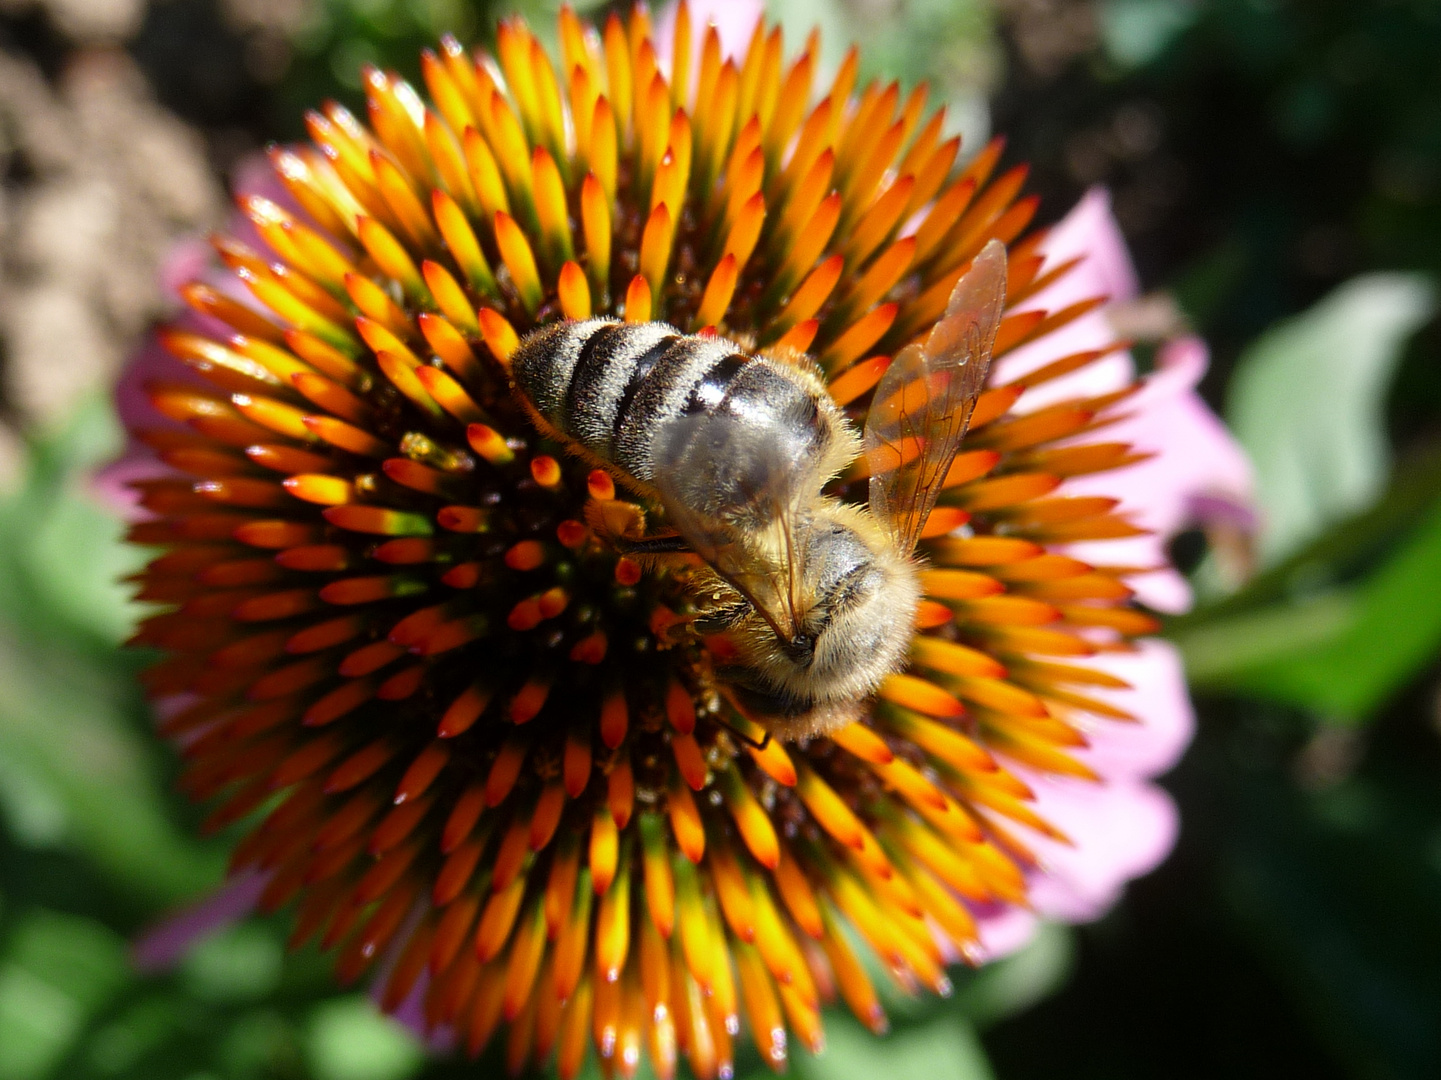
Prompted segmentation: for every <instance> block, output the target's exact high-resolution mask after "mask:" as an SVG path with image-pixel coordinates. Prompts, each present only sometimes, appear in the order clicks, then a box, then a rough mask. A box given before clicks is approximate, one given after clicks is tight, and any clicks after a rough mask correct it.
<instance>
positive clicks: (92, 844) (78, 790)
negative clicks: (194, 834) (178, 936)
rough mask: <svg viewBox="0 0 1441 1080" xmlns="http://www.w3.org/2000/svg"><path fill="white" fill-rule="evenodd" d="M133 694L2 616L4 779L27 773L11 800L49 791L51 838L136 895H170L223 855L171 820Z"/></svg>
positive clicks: (185, 891)
mask: <svg viewBox="0 0 1441 1080" xmlns="http://www.w3.org/2000/svg"><path fill="white" fill-rule="evenodd" d="M133 693H134V691H133V690H132V689H131V688H130V687H129V686H127V685H125V684H124V682H123V681H121V680H120V679H118V678H117V676H116V674H115V673H114V672H113V671H107V670H105V669H103V668H100V669H97V667H96V665H95V664H94V663H91V662H89V661H88V660H87V659H86V658H85V657H83V656H77V655H76V654H74V653H70V652H66V651H63V650H60V649H56V648H43V647H38V646H35V645H32V644H31V643H29V642H26V641H24V640H22V638H21V637H20V636H19V634H18V633H17V632H16V631H15V630H13V629H12V628H9V627H5V626H4V625H3V624H0V760H3V761H4V762H5V768H4V770H0V784H3V783H5V782H6V780H7V777H15V776H17V775H18V776H19V777H20V778H21V784H20V785H19V786H18V787H15V788H11V789H9V798H8V799H7V800H6V801H7V802H11V803H13V802H14V801H18V800H23V799H26V798H30V797H33V795H34V794H35V793H36V790H37V789H38V791H40V792H43V793H44V797H45V804H46V809H47V812H49V813H54V812H55V811H57V810H58V811H59V813H60V815H61V816H62V818H63V820H62V821H59V822H55V821H46V822H45V827H46V828H47V829H51V830H53V832H54V835H52V836H50V837H47V839H50V840H52V841H55V840H59V841H63V842H65V843H67V844H72V845H74V846H76V847H78V848H80V849H82V850H84V851H85V852H86V853H87V854H88V855H89V856H90V857H91V858H92V859H94V861H95V862H96V864H97V865H99V866H100V867H101V868H102V869H103V870H105V871H106V872H108V873H110V874H111V875H113V876H114V877H115V878H116V879H117V881H118V882H119V883H120V884H122V885H124V886H125V887H126V888H127V889H128V890H130V891H131V892H132V893H133V894H135V895H138V896H143V897H145V898H147V899H148V900H150V901H151V902H154V903H172V902H175V901H177V900H180V899H183V898H186V897H189V896H193V895H194V894H196V893H198V892H200V891H202V890H203V889H206V888H208V887H210V886H212V885H213V884H214V883H215V882H217V881H219V880H220V878H221V870H222V866H223V857H222V855H221V853H220V852H219V851H218V850H217V849H214V848H206V847H204V846H202V845H200V844H198V843H196V842H195V841H193V840H191V839H189V838H188V837H187V836H186V835H184V834H183V833H182V832H181V831H180V829H179V828H178V827H177V825H176V824H175V823H174V822H173V821H172V820H171V819H170V817H169V815H168V813H167V807H166V800H165V796H164V793H163V791H162V789H161V786H160V781H159V777H158V776H157V775H156V772H155V769H154V766H153V762H152V760H151V751H152V749H153V747H151V746H150V745H148V744H147V743H145V742H144V741H143V739H142V737H141V736H140V734H139V733H138V731H137V730H136V728H135V727H134V726H132V724H131V722H130V719H129V716H128V715H127V710H126V706H127V705H128V704H130V696H131V695H132V694H133ZM32 839H35V838H34V837H32Z"/></svg>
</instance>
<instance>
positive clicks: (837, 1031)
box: [796, 1012, 994, 1080]
mask: <svg viewBox="0 0 1441 1080" xmlns="http://www.w3.org/2000/svg"><path fill="white" fill-rule="evenodd" d="M796 1066H797V1068H796V1072H797V1073H798V1074H799V1075H800V1076H802V1077H804V1078H805V1080H876V1078H877V1077H881V1076H894V1077H907V1078H909V1077H936V1078H940V1077H945V1078H946V1080H992V1078H993V1077H994V1074H993V1073H992V1072H991V1066H990V1063H989V1062H988V1061H987V1060H986V1052H985V1050H984V1049H982V1047H981V1042H980V1040H979V1039H978V1038H977V1037H976V1033H975V1030H974V1029H973V1028H972V1027H971V1026H970V1024H968V1023H967V1022H966V1021H965V1020H963V1019H962V1018H961V1017H960V1016H957V1015H956V1014H955V1013H954V1012H952V1013H950V1014H948V1015H943V1016H939V1017H937V1018H936V1019H934V1020H931V1021H929V1022H928V1023H925V1024H917V1025H915V1026H912V1027H908V1028H906V1029H904V1030H903V1031H898V1032H896V1033H895V1034H892V1035H889V1036H887V1037H886V1038H883V1039H878V1038H876V1037H875V1036H874V1035H872V1034H871V1033H870V1032H869V1031H867V1030H865V1029H864V1028H863V1027H861V1025H860V1024H859V1023H857V1022H856V1021H855V1020H854V1019H853V1018H851V1017H849V1016H840V1015H836V1014H834V1013H833V1014H831V1015H830V1016H828V1017H827V1020H826V1049H825V1052H824V1053H822V1054H820V1055H818V1056H816V1057H810V1056H808V1055H805V1054H797V1055H796Z"/></svg>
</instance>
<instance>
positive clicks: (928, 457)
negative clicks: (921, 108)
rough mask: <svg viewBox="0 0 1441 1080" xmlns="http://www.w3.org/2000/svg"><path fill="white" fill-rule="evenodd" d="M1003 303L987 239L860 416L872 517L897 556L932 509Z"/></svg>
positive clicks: (1001, 266)
mask: <svg viewBox="0 0 1441 1080" xmlns="http://www.w3.org/2000/svg"><path fill="white" fill-rule="evenodd" d="M1005 299H1006V249H1005V247H1004V245H1002V244H1001V242H1000V241H999V240H992V241H991V242H990V243H988V244H987V245H986V246H985V248H983V249H982V251H981V253H980V254H979V255H977V256H976V258H975V261H974V262H973V263H972V264H971V268H970V269H969V270H968V271H966V273H965V275H964V276H962V277H961V279H960V280H959V281H958V282H956V287H955V289H954V290H953V291H952V292H951V299H950V302H949V303H948V304H947V305H946V313H945V315H944V316H943V317H942V318H941V321H940V322H938V323H936V325H935V328H934V329H932V330H931V333H930V336H929V337H927V338H926V340H925V343H924V344H921V345H908V346H907V347H906V348H904V349H902V350H901V351H900V352H899V353H897V354H896V358H895V360H893V361H892V362H891V366H890V367H889V368H888V369H887V370H886V373H885V375H884V376H883V377H882V378H881V381H880V384H879V385H878V386H877V387H876V393H875V397H874V399H873V400H872V404H871V408H870V413H869V415H868V416H867V417H866V431H865V454H866V462H867V464H868V465H869V467H870V474H871V490H870V505H871V512H872V513H873V514H875V515H876V516H877V517H878V518H880V519H881V520H882V521H884V522H885V523H887V524H888V525H889V526H890V528H891V529H892V531H893V532H894V533H895V534H896V536H897V538H898V539H899V540H900V542H901V544H902V546H903V550H906V551H909V550H910V549H911V548H912V547H914V546H915V542H916V538H917V537H918V536H920V533H921V529H922V527H923V526H924V525H925V523H926V518H928V517H929V516H930V513H931V510H932V508H934V507H935V505H936V496H937V495H939V494H940V490H941V484H942V483H943V482H944V480H945V477H946V472H947V471H948V470H949V469H950V467H951V462H952V461H953V460H954V459H955V456H956V450H957V449H958V448H959V447H960V445H961V438H962V436H964V435H965V433H966V425H967V424H969V423H970V420H971V411H972V410H973V409H974V408H975V406H976V398H978V397H979V396H980V393H981V390H982V389H983V388H984V386H985V383H986V373H987V372H988V371H989V370H990V366H991V346H992V345H993V344H995V340H996V328H997V326H999V325H1000V321H1001V308H1002V307H1003V306H1004V304H1005Z"/></svg>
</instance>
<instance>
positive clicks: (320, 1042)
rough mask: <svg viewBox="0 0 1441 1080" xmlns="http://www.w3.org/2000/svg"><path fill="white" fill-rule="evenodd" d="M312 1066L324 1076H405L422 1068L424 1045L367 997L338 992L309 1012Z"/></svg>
mask: <svg viewBox="0 0 1441 1080" xmlns="http://www.w3.org/2000/svg"><path fill="white" fill-rule="evenodd" d="M308 1049H309V1055H308V1056H309V1058H310V1065H311V1068H312V1069H314V1070H315V1075H316V1076H317V1077H319V1078H320V1080H401V1078H402V1077H406V1076H411V1075H413V1074H414V1073H415V1072H416V1071H418V1070H419V1068H420V1066H421V1064H422V1062H423V1061H424V1059H425V1054H424V1051H423V1050H422V1049H421V1047H420V1044H419V1043H418V1042H416V1040H415V1038H414V1037H413V1036H412V1035H410V1033H409V1032H407V1031H406V1030H405V1029H404V1028H402V1027H401V1026H400V1025H399V1024H397V1023H396V1022H395V1021H394V1020H391V1019H389V1018H387V1017H384V1016H381V1015H380V1013H378V1012H377V1011H376V1009H375V1005H374V1004H372V1003H371V1001H370V1000H369V999H368V998H365V997H363V996H360V995H356V996H354V997H345V998H337V999H335V1000H333V1001H327V1002H325V1003H324V1004H323V1005H321V1006H319V1007H318V1008H317V1009H316V1010H315V1012H314V1014H313V1015H312V1017H311V1021H310V1036H309V1040H308Z"/></svg>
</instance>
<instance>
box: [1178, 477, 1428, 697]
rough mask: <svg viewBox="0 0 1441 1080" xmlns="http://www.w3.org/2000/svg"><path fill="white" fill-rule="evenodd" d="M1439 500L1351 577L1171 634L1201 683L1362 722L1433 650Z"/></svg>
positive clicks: (1198, 682) (1192, 675)
mask: <svg viewBox="0 0 1441 1080" xmlns="http://www.w3.org/2000/svg"><path fill="white" fill-rule="evenodd" d="M1438 597H1441V500H1438V501H1437V502H1435V503H1434V504H1433V505H1432V507H1431V510H1430V512H1429V513H1428V514H1427V515H1426V516H1425V517H1424V518H1423V519H1422V521H1421V522H1420V523H1419V524H1418V525H1417V527H1416V528H1415V529H1414V530H1413V531H1412V532H1411V533H1410V534H1409V535H1408V536H1407V537H1406V538H1405V540H1404V541H1403V542H1402V543H1401V544H1400V545H1399V546H1398V548H1397V549H1396V550H1395V551H1394V552H1393V553H1392V554H1391V555H1390V556H1389V557H1388V558H1387V559H1386V560H1385V561H1384V562H1383V563H1382V564H1381V565H1380V566H1379V567H1377V568H1376V569H1375V570H1374V571H1372V572H1371V573H1370V574H1369V575H1367V576H1366V577H1365V578H1363V579H1362V580H1361V581H1360V582H1359V583H1357V584H1355V585H1353V586H1349V587H1346V588H1341V589H1334V590H1329V591H1322V592H1318V593H1315V594H1313V595H1311V596H1309V597H1307V598H1306V599H1303V600H1300V601H1297V602H1294V603H1290V604H1277V605H1272V606H1270V607H1266V608H1262V609H1260V610H1258V611H1252V612H1246V613H1243V614H1240V615H1236V616H1233V617H1230V618H1227V619H1223V620H1219V621H1216V622H1213V623H1210V624H1202V625H1200V626H1198V627H1195V628H1193V629H1191V630H1189V631H1187V632H1186V633H1183V634H1181V635H1179V636H1178V637H1177V643H1178V645H1180V647H1181V651H1182V653H1183V655H1184V656H1185V658H1186V667H1187V671H1188V673H1189V674H1190V676H1191V678H1192V680H1193V681H1194V682H1195V683H1196V684H1197V685H1201V686H1210V687H1215V688H1224V689H1230V690H1241V691H1249V692H1251V693H1254V694H1256V695H1258V696H1261V697H1266V698H1270V699H1272V700H1277V701H1282V702H1285V703H1287V704H1291V705H1296V706H1299V707H1301V708H1305V709H1308V710H1310V711H1312V712H1316V713H1319V714H1321V715H1322V716H1326V717H1329V718H1333V719H1337V720H1345V721H1352V722H1354V721H1358V720H1363V719H1365V718H1366V717H1367V716H1369V715H1370V714H1371V713H1372V712H1374V711H1375V709H1376V708H1377V707H1378V706H1380V705H1381V704H1383V703H1384V702H1385V701H1386V699H1387V698H1388V697H1389V696H1390V695H1391V694H1393V693H1394V692H1395V691H1396V690H1398V689H1399V688H1400V687H1401V686H1403V685H1404V684H1405V683H1406V682H1407V680H1408V679H1410V678H1411V676H1412V675H1413V674H1414V673H1415V672H1416V671H1417V670H1419V669H1420V668H1421V667H1422V665H1424V664H1426V663H1427V662H1429V661H1430V660H1431V658H1433V657H1434V656H1435V655H1436V653H1437V650H1438V649H1441V603H1438V601H1437V598H1438Z"/></svg>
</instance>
